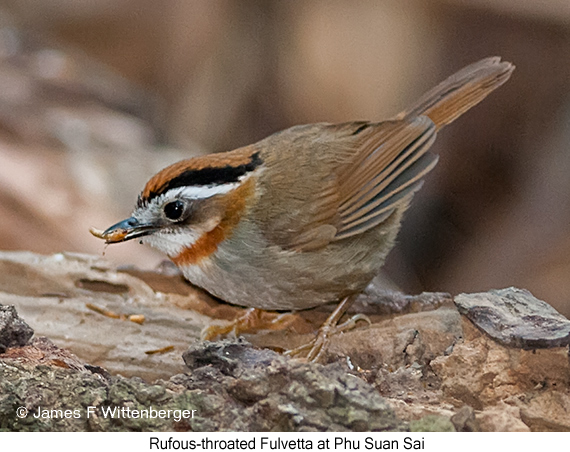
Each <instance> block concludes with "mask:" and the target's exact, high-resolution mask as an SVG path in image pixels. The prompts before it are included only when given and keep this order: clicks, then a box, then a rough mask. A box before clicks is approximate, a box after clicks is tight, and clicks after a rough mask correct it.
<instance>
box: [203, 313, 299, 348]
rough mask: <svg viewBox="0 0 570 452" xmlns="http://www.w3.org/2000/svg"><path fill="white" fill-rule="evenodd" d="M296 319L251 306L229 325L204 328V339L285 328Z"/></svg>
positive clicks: (289, 315) (288, 315) (290, 315)
mask: <svg viewBox="0 0 570 452" xmlns="http://www.w3.org/2000/svg"><path fill="white" fill-rule="evenodd" d="M294 321H295V319H294V316H293V315H292V314H279V313H276V312H268V311H264V310H263V309H257V308H249V309H247V310H246V311H245V312H244V313H243V314H242V315H240V316H239V317H236V318H235V319H234V320H232V321H231V322H230V323H229V324H228V325H223V326H220V325H209V326H207V327H205V328H204V329H203V330H202V340H207V341H210V340H213V339H216V338H218V337H221V336H225V335H227V334H230V333H233V334H235V335H236V336H239V335H240V334H242V333H253V332H256V331H259V330H279V329H285V328H287V326H288V325H289V324H291V323H293V322H294Z"/></svg>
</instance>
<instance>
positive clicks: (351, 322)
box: [285, 296, 372, 362]
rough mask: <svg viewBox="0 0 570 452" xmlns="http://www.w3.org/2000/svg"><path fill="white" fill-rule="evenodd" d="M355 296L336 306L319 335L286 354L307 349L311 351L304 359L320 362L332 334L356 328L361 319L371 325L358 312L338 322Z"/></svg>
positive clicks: (368, 320) (294, 355)
mask: <svg viewBox="0 0 570 452" xmlns="http://www.w3.org/2000/svg"><path fill="white" fill-rule="evenodd" d="M355 298H356V297H354V296H352V297H347V298H345V299H344V300H343V301H342V302H341V303H340V304H339V305H338V306H337V307H336V309H335V310H334V311H333V313H332V314H331V315H330V316H329V318H328V319H327V320H326V321H325V323H323V325H322V326H321V327H320V328H319V331H318V332H317V335H316V336H315V338H314V339H313V340H312V341H310V342H308V343H306V344H304V345H301V346H300V347H297V348H294V349H292V350H288V351H286V352H285V355H287V356H292V357H296V356H299V355H301V354H303V353H304V352H305V351H307V350H309V353H308V354H307V356H305V357H304V358H303V359H304V360H306V361H309V362H319V360H320V359H321V358H322V357H323V356H324V355H325V353H326V351H327V349H328V347H329V345H330V338H331V336H334V335H335V334H339V333H342V332H344V331H349V330H351V329H353V328H355V327H356V324H357V322H358V321H360V320H363V321H365V322H367V323H368V324H369V325H370V324H371V323H372V322H371V321H370V319H369V318H368V317H367V316H365V315H364V314H356V315H354V316H352V317H351V318H350V319H348V320H347V321H346V322H344V323H341V324H340V325H338V322H339V321H340V319H341V318H342V316H343V315H344V314H345V313H346V311H347V310H348V308H350V306H351V305H352V303H353V302H354V299H355Z"/></svg>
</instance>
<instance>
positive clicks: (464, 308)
mask: <svg viewBox="0 0 570 452" xmlns="http://www.w3.org/2000/svg"><path fill="white" fill-rule="evenodd" d="M455 304H456V305H457V308H458V309H459V312H461V313H462V314H463V315H465V316H466V317H467V318H468V319H469V320H471V321H472V322H473V323H474V324H475V325H477V326H478V327H479V328H481V329H482V330H483V331H485V333H487V334H488V335H489V336H491V337H493V338H494V339H496V340H498V341H499V342H501V343H503V344H505V345H509V346H512V347H520V348H525V349H535V348H552V347H564V346H566V345H568V344H570V320H568V319H567V318H566V317H564V316H563V315H562V314H560V313H559V312H558V311H556V309H554V308H553V307H552V306H550V305H549V304H548V303H545V302H544V301H542V300H539V299H537V298H535V297H533V296H532V294H531V293H530V292H529V291H527V290H521V289H517V288H514V287H510V288H508V289H502V290H491V291H489V292H485V293H475V294H460V295H457V297H455Z"/></svg>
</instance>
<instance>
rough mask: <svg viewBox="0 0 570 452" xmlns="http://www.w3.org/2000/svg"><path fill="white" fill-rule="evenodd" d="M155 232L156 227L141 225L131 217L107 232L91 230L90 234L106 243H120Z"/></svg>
mask: <svg viewBox="0 0 570 452" xmlns="http://www.w3.org/2000/svg"><path fill="white" fill-rule="evenodd" d="M155 230H156V227H155V226H152V225H149V224H141V223H140V222H139V220H137V219H136V218H134V217H131V218H127V219H126V220H123V221H120V222H119V223H117V224H114V225H113V226H111V227H110V228H107V229H106V230H105V231H101V230H99V229H95V228H91V229H89V232H91V234H93V235H94V236H95V237H97V238H100V239H103V240H105V242H106V243H119V242H125V241H127V240H131V239H135V238H137V237H142V236H145V235H149V234H152V233H153V232H154V231H155Z"/></svg>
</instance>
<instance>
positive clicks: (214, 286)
mask: <svg viewBox="0 0 570 452" xmlns="http://www.w3.org/2000/svg"><path fill="white" fill-rule="evenodd" d="M513 69H514V66H513V65H512V64H510V63H508V62H501V61H500V58H487V59H484V60H481V61H479V62H477V63H474V64H472V65H470V66H467V67H465V68H464V69H462V70H461V71H459V72H457V73H456V74H454V75H452V76H451V77H449V78H448V79H447V80H445V81H444V82H443V83H441V84H440V85H438V86H436V87H435V88H434V89H432V90H431V91H429V92H428V93H426V94H425V95H424V96H423V97H422V98H420V99H419V100H418V102H417V103H416V104H415V105H413V106H412V107H411V108H409V109H408V110H406V111H404V112H402V113H400V114H399V115H398V116H396V117H395V118H393V119H390V120H387V121H383V122H364V121H358V122H347V123H343V124H326V123H320V124H310V125H302V126H295V127H291V128H290V129H287V130H283V131H281V132H278V133H275V134H274V135H271V136H269V137H267V138H265V139H264V140H261V141H259V142H258V143H255V144H252V145H249V146H246V147H243V148H239V149H236V150H234V151H231V152H225V153H219V154H211V155H206V156H203V157H195V158H191V159H188V160H183V161H181V162H178V163H175V164H173V165H171V166H169V167H167V168H165V169H163V170H162V171H160V172H159V173H158V174H156V175H155V176H153V177H152V178H151V179H150V180H149V181H148V182H147V184H146V186H145V187H144V190H143V191H142V193H141V195H140V196H139V199H138V202H137V205H136V207H135V209H134V212H133V214H132V216H131V217H130V218H128V219H126V220H124V221H121V222H120V223H117V224H115V225H114V226H111V227H110V228H108V229H107V230H106V231H103V232H101V231H97V230H95V229H92V233H93V234H94V235H96V236H97V237H100V238H103V239H105V240H106V241H107V243H117V242H123V241H126V240H130V239H134V238H140V239H141V241H142V242H144V243H147V244H149V245H150V246H152V247H154V248H156V249H158V250H160V251H162V252H163V253H165V254H166V255H167V256H168V257H169V258H170V259H171V260H172V261H173V262H174V263H175V264H176V265H177V266H178V267H179V268H180V270H181V271H182V273H183V274H184V276H185V277H186V279H188V280H189V281H190V282H192V283H194V284H196V285H197V286H200V287H202V288H204V289H205V290H207V291H208V292H210V293H211V294H213V295H215V296H217V297H219V298H221V299H223V300H225V301H227V302H230V303H233V304H238V305H242V306H249V307H255V308H260V309H266V310H300V309H307V308H312V307H314V306H319V305H322V304H324V303H328V302H332V301H341V300H343V299H347V297H348V298H354V297H350V296H351V295H353V294H357V293H359V292H360V291H362V290H363V289H364V288H365V287H366V286H367V285H368V283H369V282H370V281H371V280H372V278H373V277H374V276H375V275H376V274H377V273H378V272H379V270H380V268H381V266H382V264H383V262H384V259H385V258H386V255H387V254H388V252H389V251H390V249H391V248H392V247H393V246H394V243H395V239H396V235H397V233H398V230H399V228H400V222H401V220H402V215H403V213H404V211H405V210H406V209H407V208H408V206H409V204H410V201H411V199H412V197H413V195H414V193H415V192H416V191H418V190H419V189H420V187H421V186H422V179H423V177H424V176H425V175H426V174H427V173H429V172H430V171H431V170H432V169H433V167H434V166H435V165H436V163H437V160H438V157H437V156H436V155H434V154H432V153H430V152H428V151H429V148H430V146H431V145H432V143H433V142H434V140H435V137H436V135H437V132H438V130H439V129H441V128H442V127H443V126H445V125H447V124H449V123H451V122H452V121H453V120H455V119H456V118H458V117H459V116H460V115H462V114H463V113H464V112H466V111H467V110H468V109H470V108H471V107H473V106H474V105H476V104H477V103H479V102H480V101H481V100H483V99H484V98H485V97H486V96H487V95H488V94H489V93H490V92H491V91H493V90H494V89H495V88H498V87H499V86H500V85H502V84H503V83H504V82H505V81H507V79H508V78H509V76H510V75H511V73H512V71H513Z"/></svg>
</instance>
